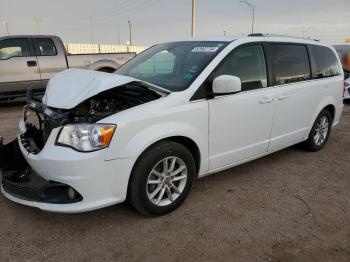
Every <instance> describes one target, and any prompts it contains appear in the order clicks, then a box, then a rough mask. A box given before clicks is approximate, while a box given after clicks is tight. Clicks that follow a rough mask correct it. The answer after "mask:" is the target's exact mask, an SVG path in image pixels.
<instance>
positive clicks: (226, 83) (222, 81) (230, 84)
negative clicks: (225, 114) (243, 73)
mask: <svg viewBox="0 0 350 262" xmlns="http://www.w3.org/2000/svg"><path fill="white" fill-rule="evenodd" d="M241 90H242V83H241V79H239V78H238V77H237V76H231V75H222V76H218V77H217V78H215V79H214V81H213V86H212V91H213V95H214V96H215V95H225V94H232V93H238V92H240V91H241Z"/></svg>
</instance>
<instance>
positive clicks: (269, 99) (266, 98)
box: [259, 96, 273, 104]
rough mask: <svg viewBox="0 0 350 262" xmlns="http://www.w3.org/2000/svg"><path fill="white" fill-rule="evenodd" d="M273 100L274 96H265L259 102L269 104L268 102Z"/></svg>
mask: <svg viewBox="0 0 350 262" xmlns="http://www.w3.org/2000/svg"><path fill="white" fill-rule="evenodd" d="M272 101H273V97H269V96H265V97H263V98H261V100H260V101H259V102H260V104H267V103H271V102H272Z"/></svg>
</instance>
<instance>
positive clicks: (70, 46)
mask: <svg viewBox="0 0 350 262" xmlns="http://www.w3.org/2000/svg"><path fill="white" fill-rule="evenodd" d="M64 46H65V47H66V49H67V52H68V53H71V54H100V53H126V52H133V53H137V54H138V53H141V52H142V51H143V50H145V49H147V48H148V47H146V46H133V45H132V46H131V45H104V44H78V43H65V44H64Z"/></svg>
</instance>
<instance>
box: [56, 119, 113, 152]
mask: <svg viewBox="0 0 350 262" xmlns="http://www.w3.org/2000/svg"><path fill="white" fill-rule="evenodd" d="M115 129H116V125H106V124H77V125H66V126H64V127H63V128H62V129H61V131H60V132H59V134H58V137H57V141H56V144H57V145H60V146H68V147H71V148H73V149H75V150H78V151H82V152H90V151H95V150H99V149H102V148H106V147H108V146H109V143H110V142H111V140H112V137H113V134H114V131H115Z"/></svg>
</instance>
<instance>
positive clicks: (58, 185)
mask: <svg viewBox="0 0 350 262" xmlns="http://www.w3.org/2000/svg"><path fill="white" fill-rule="evenodd" d="M19 126H20V130H21V132H20V133H21V134H20V135H19V136H18V138H17V139H16V140H14V141H12V142H11V143H9V144H7V145H2V143H0V180H1V183H0V185H1V192H2V193H3V195H4V196H5V197H6V198H8V199H10V200H12V201H14V202H17V203H20V204H24V205H27V206H31V207H36V208H39V209H42V210H45V211H51V212H59V213H79V212H86V211H90V210H95V209H99V208H103V207H106V206H110V205H113V204H117V203H121V202H123V201H124V200H125V199H126V194H127V187H128V180H129V176H130V173H131V170H132V167H133V164H134V162H135V159H133V158H123V159H114V160H108V161H107V160H106V157H105V156H106V153H107V150H108V148H106V149H102V150H99V151H95V152H89V153H82V152H78V151H75V150H73V149H71V148H67V147H62V146H57V145H56V144H55V141H56V138H57V135H58V132H59V130H60V128H59V127H58V128H54V129H52V130H51V131H50V134H49V136H48V138H47V140H46V141H45V142H44V144H43V146H37V141H36V140H38V139H37V138H36V136H37V135H38V133H37V132H38V130H37V129H35V128H34V127H33V128H31V127H30V125H28V124H26V123H25V121H24V119H22V120H21V121H20V124H19ZM0 140H1V139H0ZM39 142H40V141H39Z"/></svg>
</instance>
